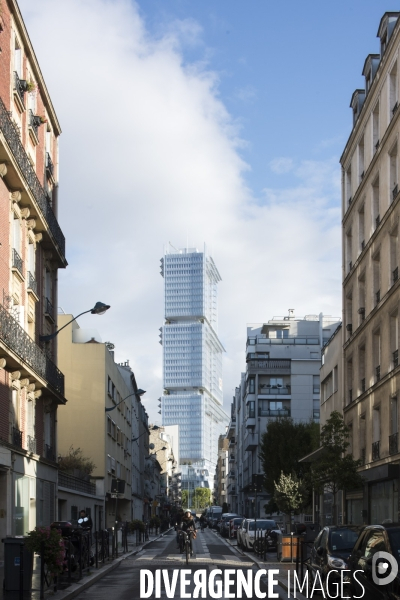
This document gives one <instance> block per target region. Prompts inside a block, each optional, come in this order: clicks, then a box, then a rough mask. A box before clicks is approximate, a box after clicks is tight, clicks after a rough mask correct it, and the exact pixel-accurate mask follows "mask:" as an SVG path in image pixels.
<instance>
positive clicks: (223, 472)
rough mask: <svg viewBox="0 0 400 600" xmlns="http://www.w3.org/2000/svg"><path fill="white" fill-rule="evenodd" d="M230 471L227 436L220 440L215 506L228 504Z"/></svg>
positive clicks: (221, 437)
mask: <svg viewBox="0 0 400 600" xmlns="http://www.w3.org/2000/svg"><path fill="white" fill-rule="evenodd" d="M228 470H229V440H228V438H227V437H226V435H220V436H219V438H218V461H217V468H216V470H215V482H214V499H215V504H217V505H218V506H223V505H224V503H228V498H227V488H228V481H229V479H228Z"/></svg>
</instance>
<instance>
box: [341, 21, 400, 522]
mask: <svg viewBox="0 0 400 600" xmlns="http://www.w3.org/2000/svg"><path fill="white" fill-rule="evenodd" d="M399 15H400V13H398V12H386V13H385V14H384V15H383V17H382V19H381V21H380V24H379V28H378V34H377V36H378V38H379V48H378V49H379V52H377V53H376V54H369V55H368V56H367V58H366V60H365V63H364V68H363V71H362V75H363V77H364V81H365V85H364V87H363V89H357V90H355V92H354V93H353V95H352V98H351V108H352V115H353V127H352V131H351V134H350V137H349V139H348V141H347V143H346V146H345V149H344V152H343V155H342V157H341V160H340V162H341V167H342V213H343V221H342V224H343V309H344V317H343V319H344V327H345V339H344V345H343V360H344V365H343V366H344V370H343V380H344V384H343V396H344V417H345V421H346V423H347V424H348V425H349V426H350V427H351V428H352V430H353V440H352V451H353V455H354V458H356V459H360V460H361V461H362V463H363V467H362V469H361V472H362V475H363V477H364V478H365V481H366V484H365V489H364V490H363V491H360V493H359V497H358V498H352V499H350V498H348V501H349V502H350V501H351V500H359V501H360V504H362V514H358V518H357V520H356V521H355V522H362V521H363V522H374V523H380V522H381V521H382V520H383V519H386V518H390V519H392V520H395V521H397V520H398V517H399V514H398V496H399V492H398V488H399V475H400V473H399V460H400V453H399V450H400V448H399V443H398V427H399V425H398V420H399V416H398V399H399V392H398V389H399V373H400V370H399V360H398V348H399V327H398V320H399V286H400V283H399V277H398V266H399V242H398V240H399V215H400V194H399V192H400V188H399V185H398V184H399V179H398V177H399V158H398V155H399V133H400V111H399V110H398V105H399V65H400V52H399V51H400V19H399ZM350 510H351V507H350V506H348V512H349V511H350ZM358 512H360V511H358Z"/></svg>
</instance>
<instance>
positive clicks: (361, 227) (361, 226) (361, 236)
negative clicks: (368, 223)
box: [358, 204, 365, 252]
mask: <svg viewBox="0 0 400 600" xmlns="http://www.w3.org/2000/svg"><path fill="white" fill-rule="evenodd" d="M358 243H359V251H360V252H362V251H363V250H364V246H365V219H364V204H363V205H362V207H361V209H360V210H359V211H358Z"/></svg>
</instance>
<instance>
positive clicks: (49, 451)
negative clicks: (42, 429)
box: [44, 444, 56, 462]
mask: <svg viewBox="0 0 400 600" xmlns="http://www.w3.org/2000/svg"><path fill="white" fill-rule="evenodd" d="M44 455H45V457H46V458H47V460H52V461H53V462H55V461H56V453H55V452H54V448H53V446H49V444H45V445H44Z"/></svg>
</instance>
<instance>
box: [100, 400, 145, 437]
mask: <svg viewBox="0 0 400 600" xmlns="http://www.w3.org/2000/svg"><path fill="white" fill-rule="evenodd" d="M145 393H146V392H145V390H141V389H138V390H136V392H132V393H131V394H128V395H127V396H125V398H122V400H121V401H120V402H118V404H115V406H112V407H111V408H106V409H104V410H105V412H110V411H112V410H114V408H117V406H119V405H120V404H122V402H123V401H124V400H126V399H127V398H130V397H131V396H143V394H145ZM142 435H143V434H142ZM139 437H140V436H139ZM137 439H139V438H137ZM132 441H134V440H132Z"/></svg>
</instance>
